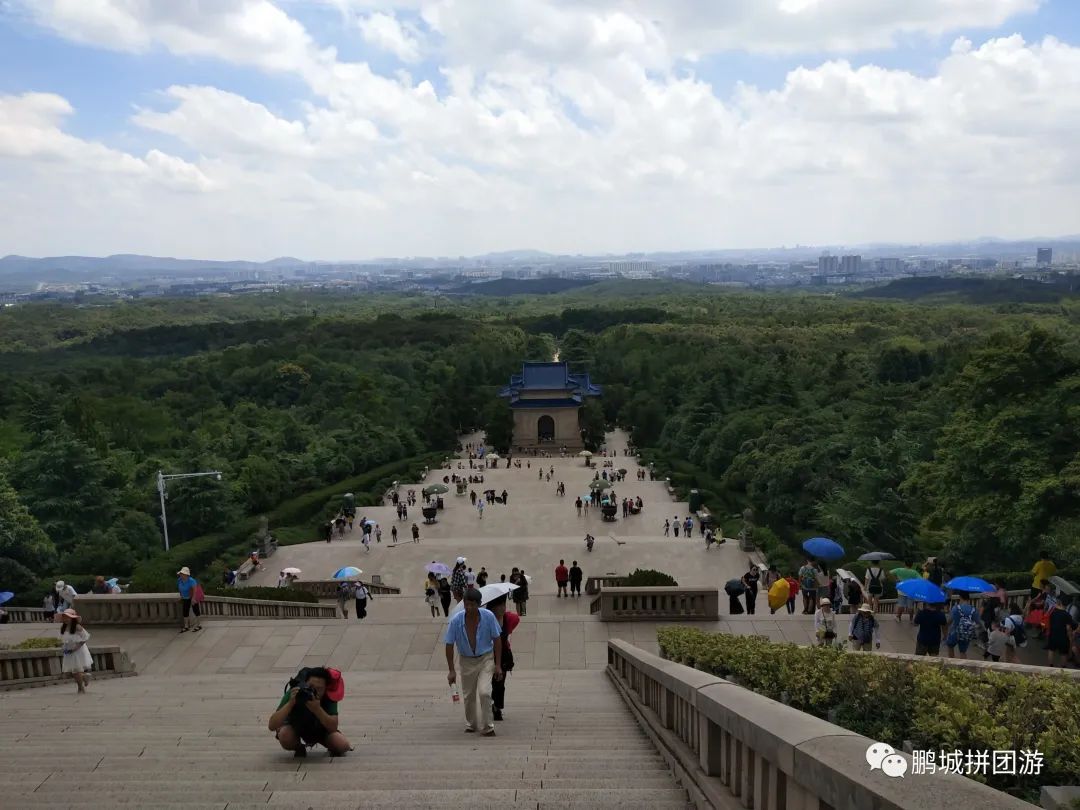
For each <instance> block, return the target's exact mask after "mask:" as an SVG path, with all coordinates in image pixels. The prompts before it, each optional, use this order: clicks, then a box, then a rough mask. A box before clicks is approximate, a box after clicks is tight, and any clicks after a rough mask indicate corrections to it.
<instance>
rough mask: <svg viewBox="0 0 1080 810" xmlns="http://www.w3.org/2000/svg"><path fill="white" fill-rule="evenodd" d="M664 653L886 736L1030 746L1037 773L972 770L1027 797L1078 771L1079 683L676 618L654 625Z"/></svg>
mask: <svg viewBox="0 0 1080 810" xmlns="http://www.w3.org/2000/svg"><path fill="white" fill-rule="evenodd" d="M657 638H658V640H659V643H660V651H661V655H663V656H664V657H665V658H668V659H670V660H672V661H677V662H679V663H682V664H686V665H688V666H692V667H695V668H697V669H700V670H703V671H705V672H710V673H712V674H714V675H717V676H720V677H724V678H734V679H736V680H737V681H738V682H739V683H740V684H741V685H742V686H744V687H746V688H748V689H752V690H753V691H755V692H758V693H760V694H763V695H765V696H767V697H770V698H772V699H774V700H779V701H783V702H785V703H787V704H788V705H790V706H792V707H794V708H796V709H799V710H801V711H804V712H807V713H809V714H812V715H815V716H817V717H820V718H823V719H826V720H829V721H830V722H833V723H836V724H837V725H839V726H843V727H844V728H846V729H848V730H850V731H854V732H856V733H858V734H863V735H865V736H867V737H870V738H871V739H874V740H881V741H882V742H886V743H888V744H890V745H892V746H893V747H895V748H897V749H898V750H899V749H900V748H901V746H902V745H903V743H904V741H905V740H911V742H912V744H913V746H914V748H916V749H929V750H933V751H942V750H945V751H953V750H956V749H959V750H962V751H968V750H972V751H975V750H1001V749H1012V750H1017V751H1019V750H1021V749H1029V750H1037V751H1040V752H1042V754H1043V756H1044V765H1043V769H1042V773H1041V774H1038V775H1019V774H1017V775H1012V774H1009V775H1003V774H999V775H992V774H991V775H986V776H979V777H972V778H977V780H978V781H980V782H986V783H987V784H989V785H991V786H992V787H995V788H998V789H999V790H1005V791H1008V792H1009V793H1013V794H1015V795H1018V796H1021V797H1023V798H1025V799H1028V800H1031V799H1032V798H1033V797H1037V793H1038V789H1039V788H1040V787H1041V786H1042V785H1068V784H1073V783H1075V781H1076V775H1077V774H1078V773H1080V683H1077V682H1076V681H1073V680H1067V679H1064V678H1059V677H1054V676H1053V675H1052V674H1050V671H1048V675H1047V676H1046V677H1042V676H1026V675H1016V674H1011V673H1006V672H1001V671H988V672H972V671H969V670H965V669H960V668H952V667H944V666H935V665H934V664H933V663H932V661H930V660H928V661H927V662H926V663H922V662H919V663H909V662H903V661H895V660H892V659H889V658H883V657H880V656H875V655H873V654H864V655H854V654H850V653H845V652H843V651H841V650H837V649H828V648H823V647H800V646H797V645H795V644H779V643H772V642H770V641H769V640H768V639H763V638H759V637H754V636H730V635H725V634H721V633H706V632H704V631H702V630H696V629H693V628H683V627H665V628H661V629H660V630H658V631H657Z"/></svg>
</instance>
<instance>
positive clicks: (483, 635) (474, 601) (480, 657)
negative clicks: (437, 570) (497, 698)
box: [443, 588, 503, 737]
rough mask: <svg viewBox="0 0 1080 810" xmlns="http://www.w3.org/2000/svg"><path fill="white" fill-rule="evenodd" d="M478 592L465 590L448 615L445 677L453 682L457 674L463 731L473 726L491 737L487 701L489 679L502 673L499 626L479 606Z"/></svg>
mask: <svg viewBox="0 0 1080 810" xmlns="http://www.w3.org/2000/svg"><path fill="white" fill-rule="evenodd" d="M480 600H481V596H480V591H478V590H476V589H475V588H470V589H469V590H468V591H466V592H465V600H464V603H463V604H464V605H465V609H464V610H463V611H461V612H460V613H457V614H455V615H454V616H452V617H451V618H450V623H449V624H448V625H447V627H446V636H445V638H444V639H443V641H444V642H445V643H446V664H447V666H448V667H449V669H450V672H449V673H448V674H447V676H446V680H447V682H448V683H450V684H451V685H453V684H454V683H455V682H456V681H457V678H458V675H459V674H460V676H461V691H462V693H463V694H464V697H465V731H467V732H470V733H471V732H475V731H476V730H477V727H478V726H479V729H480V731H481V733H482V734H483V735H484V736H485V737H493V736H495V718H494V712H493V709H492V702H491V682H492V680H493V679H494V680H499V679H500V678H502V676H503V671H502V627H500V626H499V620H498V619H496V618H495V614H494V613H492V612H491V611H490V610H487V609H486V608H482V607H480ZM455 649H456V650H457V652H458V672H455V671H454V650H455Z"/></svg>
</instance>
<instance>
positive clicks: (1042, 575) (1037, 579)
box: [1031, 551, 1057, 599]
mask: <svg viewBox="0 0 1080 810" xmlns="http://www.w3.org/2000/svg"><path fill="white" fill-rule="evenodd" d="M1056 573H1057V566H1056V565H1054V561H1053V560H1051V559H1050V555H1049V554H1047V553H1046V552H1045V551H1040V552H1039V561H1038V562H1037V563H1035V565H1033V566H1031V576H1032V580H1031V598H1032V599H1034V598H1035V597H1036V596H1038V595H1039V592H1040V591H1041V590H1042V583H1043V580H1044V579H1050V577H1052V576H1054V574H1056Z"/></svg>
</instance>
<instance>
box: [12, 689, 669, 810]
mask: <svg viewBox="0 0 1080 810" xmlns="http://www.w3.org/2000/svg"><path fill="white" fill-rule="evenodd" d="M286 680H287V676H280V675H274V674H264V675H254V676H245V677H232V678H222V677H217V676H213V675H209V674H204V673H202V672H197V673H194V674H191V675H187V676H185V677H161V676H159V677H147V676H146V674H143V675H140V677H138V678H124V679H119V680H109V681H99V682H94V683H92V684H91V685H90V688H89V692H88V694H86V695H79V696H77V695H76V694H75V689H74V687H71V686H66V687H51V688H48V689H31V690H26V691H24V692H13V693H6V694H3V695H0V737H2V739H3V740H4V746H3V756H2V757H0V779H2V781H3V784H4V788H3V798H2V799H0V805H2V806H3V807H11V808H58V809H59V808H65V809H66V808H72V807H81V806H119V807H148V808H150V807H152V808H177V809H178V810H179V809H180V808H182V810H202V808H207V809H208V810H209V808H213V809H214V810H225V808H227V809H228V810H253V808H256V807H260V808H266V807H270V808H282V810H286V809H287V808H293V809H294V810H310V808H364V810H372V809H373V808H392V809H393V810H405V809H407V808H439V810H457V808H470V809H471V808H477V807H513V808H531V810H537V808H556V807H558V808H567V807H570V808H619V810H631V809H632V808H649V809H650V810H685V809H686V808H687V806H688V805H687V796H686V791H685V790H683V789H681V788H680V787H679V786H678V785H677V783H676V782H675V780H674V778H673V777H672V775H671V773H670V772H669V771H668V770H667V768H666V766H665V764H664V761H663V759H662V758H661V757H660V755H659V754H658V753H657V751H656V749H655V748H654V747H653V745H652V743H651V742H650V741H649V739H648V737H646V736H645V734H644V733H643V732H642V731H641V729H640V728H639V727H638V725H637V723H636V722H635V720H634V717H633V715H632V714H631V713H630V712H629V711H627V709H626V707H625V705H624V704H623V702H622V700H621V698H620V697H619V696H618V694H617V693H616V692H615V690H614V689H613V688H612V687H611V684H610V683H609V682H608V680H607V677H606V676H605V675H604V674H603V673H600V672H545V671H525V670H523V671H521V672H518V671H516V670H515V672H514V673H513V674H512V675H511V676H510V680H509V681H508V684H507V694H506V719H505V720H504V721H503V722H500V723H499V724H498V730H497V735H498V736H496V737H495V738H494V739H483V738H481V739H478V738H477V735H466V734H464V733H463V731H462V729H463V726H464V711H463V709H462V708H461V707H460V706H455V705H454V704H452V703H451V702H450V698H449V693H448V690H447V686H446V680H445V679H444V678H442V677H440V676H436V675H434V674H432V673H423V674H420V673H394V674H393V675H389V674H387V673H381V674H380V673H357V672H347V673H346V674H345V682H346V696H345V699H344V700H343V701H342V702H341V704H340V723H341V730H342V732H343V733H344V734H346V735H347V736H348V738H349V740H350V742H351V743H352V744H353V747H354V751H353V752H352V753H350V754H349V755H348V756H345V757H342V758H338V759H329V758H328V757H327V756H326V752H325V750H324V749H321V748H319V749H316V750H314V751H313V752H312V753H310V754H309V755H308V757H307V758H306V759H294V758H293V757H292V755H291V754H290V753H288V752H285V751H282V750H281V748H280V747H279V746H278V745H277V743H276V742H275V740H274V737H273V734H272V733H271V732H269V731H267V728H266V722H267V718H268V717H269V715H270V713H271V712H272V711H273V710H274V708H275V707H276V705H277V701H278V698H279V697H280V695H281V693H282V690H283V689H284V687H285V681H286Z"/></svg>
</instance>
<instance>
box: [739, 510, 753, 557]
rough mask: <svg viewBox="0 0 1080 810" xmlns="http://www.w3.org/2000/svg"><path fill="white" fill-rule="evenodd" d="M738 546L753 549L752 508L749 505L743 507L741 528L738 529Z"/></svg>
mask: <svg viewBox="0 0 1080 810" xmlns="http://www.w3.org/2000/svg"><path fill="white" fill-rule="evenodd" d="M739 548H740V549H742V550H743V551H754V550H755V549H756V546H755V545H754V510H753V509H751V508H750V507H749V506H748V507H746V508H745V509H743V513H742V529H741V530H740V531H739Z"/></svg>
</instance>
